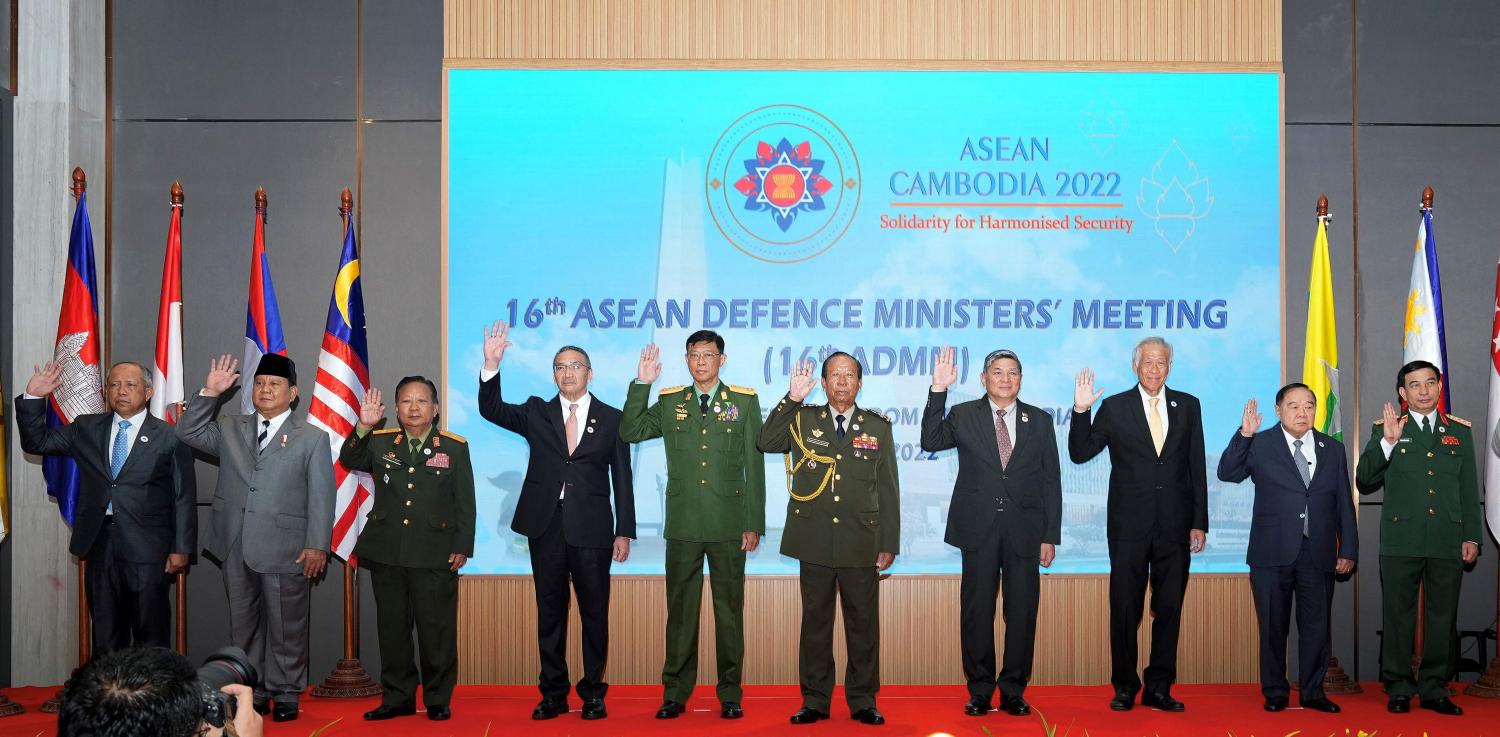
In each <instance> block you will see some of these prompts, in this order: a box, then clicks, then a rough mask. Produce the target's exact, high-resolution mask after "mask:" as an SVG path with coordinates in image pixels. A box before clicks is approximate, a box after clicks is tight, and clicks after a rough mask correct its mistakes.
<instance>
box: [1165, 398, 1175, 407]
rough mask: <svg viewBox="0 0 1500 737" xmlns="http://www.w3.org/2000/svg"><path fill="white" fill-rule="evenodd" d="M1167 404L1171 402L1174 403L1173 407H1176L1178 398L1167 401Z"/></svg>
mask: <svg viewBox="0 0 1500 737" xmlns="http://www.w3.org/2000/svg"><path fill="white" fill-rule="evenodd" d="M1167 404H1170V405H1172V406H1173V407H1176V406H1177V400H1175V399H1174V400H1172V401H1170V402H1167Z"/></svg>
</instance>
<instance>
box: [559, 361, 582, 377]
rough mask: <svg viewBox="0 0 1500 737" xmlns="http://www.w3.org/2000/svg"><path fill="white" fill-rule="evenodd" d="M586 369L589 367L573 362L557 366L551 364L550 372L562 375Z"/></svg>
mask: <svg viewBox="0 0 1500 737" xmlns="http://www.w3.org/2000/svg"><path fill="white" fill-rule="evenodd" d="M588 367H589V365H588V364H586V363H579V362H577V361H574V362H572V363H557V364H553V365H552V371H553V372H554V373H558V374H560V373H562V372H564V371H582V370H584V369H586V368H588Z"/></svg>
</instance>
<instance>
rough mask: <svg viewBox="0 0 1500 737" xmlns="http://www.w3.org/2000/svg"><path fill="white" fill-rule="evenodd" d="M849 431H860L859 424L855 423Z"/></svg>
mask: <svg viewBox="0 0 1500 737" xmlns="http://www.w3.org/2000/svg"><path fill="white" fill-rule="evenodd" d="M849 429H850V430H858V429H859V423H858V422H856V423H854V424H853V425H850V426H849Z"/></svg>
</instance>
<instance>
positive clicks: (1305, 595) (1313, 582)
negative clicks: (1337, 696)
mask: <svg viewBox="0 0 1500 737" xmlns="http://www.w3.org/2000/svg"><path fill="white" fill-rule="evenodd" d="M1250 590H1251V591H1252V592H1253V593H1254V595H1255V614H1256V616H1257V617H1259V618H1260V692H1261V693H1262V694H1265V696H1266V697H1267V698H1270V697H1273V696H1275V697H1281V698H1286V697H1287V696H1288V695H1289V693H1290V690H1291V688H1290V685H1289V684H1288V683H1287V680H1286V638H1287V632H1288V630H1289V629H1290V628H1291V614H1292V599H1293V598H1295V599H1296V600H1297V673H1298V679H1297V680H1298V682H1299V684H1300V686H1299V687H1300V689H1301V690H1300V698H1301V699H1302V700H1303V701H1309V700H1311V699H1319V698H1322V697H1323V676H1324V675H1326V674H1327V673H1328V650H1329V645H1328V607H1329V605H1330V604H1331V603H1332V602H1333V571H1320V570H1318V569H1317V568H1315V567H1313V564H1312V548H1311V546H1310V544H1309V541H1308V539H1307V538H1306V537H1304V538H1302V550H1301V551H1300V552H1298V553H1297V560H1296V561H1294V562H1293V563H1292V565H1289V566H1250Z"/></svg>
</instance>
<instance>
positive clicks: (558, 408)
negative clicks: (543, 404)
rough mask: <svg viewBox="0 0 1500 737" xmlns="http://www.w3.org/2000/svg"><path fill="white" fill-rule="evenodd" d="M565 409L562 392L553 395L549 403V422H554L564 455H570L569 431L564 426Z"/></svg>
mask: <svg viewBox="0 0 1500 737" xmlns="http://www.w3.org/2000/svg"><path fill="white" fill-rule="evenodd" d="M569 404H571V402H569ZM564 409H565V407H563V398H562V395H561V394H559V395H557V396H556V397H553V398H552V401H551V402H548V403H547V422H549V423H551V424H552V429H553V431H554V432H555V433H556V436H557V442H558V447H559V448H561V449H562V454H563V456H564V457H567V456H568V455H569V453H568V431H567V430H566V429H565V428H564V426H563V410H564Z"/></svg>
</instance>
